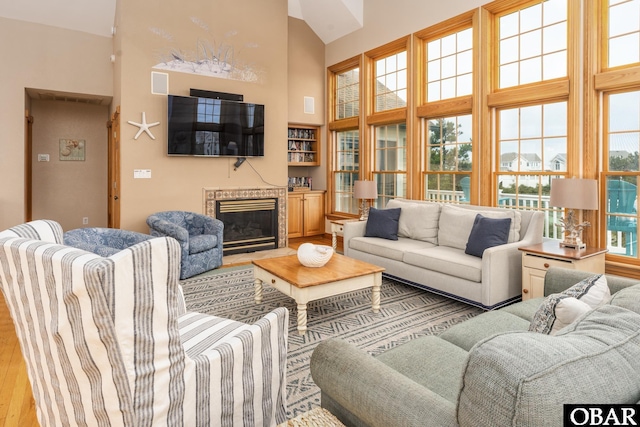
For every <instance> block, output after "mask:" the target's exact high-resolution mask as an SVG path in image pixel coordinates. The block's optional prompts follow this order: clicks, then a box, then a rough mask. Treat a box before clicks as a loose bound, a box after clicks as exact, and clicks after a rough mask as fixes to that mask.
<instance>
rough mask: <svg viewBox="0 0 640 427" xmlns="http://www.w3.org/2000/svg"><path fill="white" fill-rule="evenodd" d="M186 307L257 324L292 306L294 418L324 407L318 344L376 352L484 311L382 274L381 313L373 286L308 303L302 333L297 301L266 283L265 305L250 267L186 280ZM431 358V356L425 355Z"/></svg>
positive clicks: (290, 376)
mask: <svg viewBox="0 0 640 427" xmlns="http://www.w3.org/2000/svg"><path fill="white" fill-rule="evenodd" d="M182 286H183V289H184V294H185V300H186V303H187V307H188V308H189V309H190V310H192V311H198V312H202V313H208V314H213V315H216V316H220V317H226V318H230V319H233V320H237V321H241V322H245V323H253V322H254V321H256V320H257V319H259V318H261V317H262V316H264V315H265V314H266V313H268V312H269V311H271V310H272V309H274V308H276V307H283V306H284V307H287V308H288V309H289V349H288V356H287V359H288V360H287V406H288V415H289V418H293V417H295V416H297V415H300V414H302V413H303V412H306V411H309V410H311V409H313V408H315V407H317V406H319V405H320V389H319V388H318V387H317V386H316V385H315V384H314V382H313V380H312V379H311V374H310V373H309V359H310V357H311V353H312V352H313V349H314V348H315V347H316V345H317V344H318V343H319V342H320V341H322V340H325V339H327V338H331V337H340V338H342V339H345V340H346V341H349V342H351V343H353V344H354V345H356V346H357V347H359V348H361V349H362V350H364V351H366V352H368V353H369V354H372V355H376V354H379V353H382V352H383V351H385V350H387V349H389V348H392V347H395V346H397V345H399V344H402V343H404V342H406V341H409V340H411V339H415V338H418V337H421V336H425V335H434V334H439V333H441V332H442V331H444V330H446V329H447V328H449V327H450V326H452V325H455V324H457V323H460V322H463V321H465V320H467V319H469V318H471V317H473V316H475V315H477V314H479V313H481V312H482V310H480V309H479V308H476V307H472V306H470V305H467V304H464V303H461V302H457V301H454V300H451V299H448V298H445V297H441V296H439V295H435V294H432V293H429V292H426V291H422V290H420V289H416V288H413V287H411V286H407V285H403V284H400V283H397V282H395V281H393V280H390V279H387V278H383V283H382V288H381V304H380V305H381V307H380V312H379V313H373V312H372V311H371V290H370V289H369V290H366V289H365V290H360V291H354V292H349V293H346V294H342V295H338V296H335V297H331V298H325V299H321V300H318V301H312V302H310V303H309V304H308V313H307V314H308V323H307V326H308V328H309V329H308V331H307V333H306V334H305V335H303V336H300V335H299V334H298V330H297V324H296V308H295V307H296V305H295V301H294V300H293V299H291V298H289V297H287V296H286V295H284V294H281V293H280V292H279V291H278V290H276V289H274V288H271V287H269V286H265V287H264V292H263V303H262V304H260V305H258V304H255V302H254V300H253V292H254V291H253V269H252V268H251V267H250V266H240V267H230V268H224V269H219V270H214V271H212V272H209V273H208V274H205V275H201V276H198V277H194V278H191V279H188V280H184V281H182ZM425 357H428V356H425Z"/></svg>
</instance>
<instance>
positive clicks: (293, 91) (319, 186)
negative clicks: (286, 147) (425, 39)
mask: <svg viewBox="0 0 640 427" xmlns="http://www.w3.org/2000/svg"><path fill="white" fill-rule="evenodd" d="M288 45H289V64H288V68H289V82H288V85H289V86H288V87H289V123H300V124H309V125H324V124H325V120H326V119H325V116H326V114H325V96H326V90H325V81H326V69H325V66H324V48H325V45H324V42H323V41H322V40H321V39H320V38H319V37H318V36H317V35H316V33H314V32H313V30H311V28H310V27H309V26H308V25H307V23H306V22H304V21H303V20H301V19H296V18H289V41H288ZM305 96H308V97H312V98H314V114H308V113H305V112H304V97H305ZM319 137H320V139H321V144H322V150H321V159H322V160H321V161H322V165H321V166H307V167H300V166H295V167H289V176H310V177H312V178H313V188H314V190H326V189H327V168H326V164H327V158H328V157H327V146H328V144H327V141H326V132H325V127H324V126H323V127H322V128H321V132H320V135H319Z"/></svg>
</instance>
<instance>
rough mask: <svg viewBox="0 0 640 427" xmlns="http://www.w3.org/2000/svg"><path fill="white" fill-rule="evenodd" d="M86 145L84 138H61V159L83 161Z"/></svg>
mask: <svg viewBox="0 0 640 427" xmlns="http://www.w3.org/2000/svg"><path fill="white" fill-rule="evenodd" d="M85 146H86V144H85V140H84V139H61V140H60V160H65V161H68V160H72V161H73V160H75V161H83V160H84V152H85Z"/></svg>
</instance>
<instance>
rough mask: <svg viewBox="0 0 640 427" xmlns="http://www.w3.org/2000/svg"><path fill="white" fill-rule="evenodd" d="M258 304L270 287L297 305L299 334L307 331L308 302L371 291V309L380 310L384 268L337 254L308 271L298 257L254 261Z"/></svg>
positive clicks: (309, 268)
mask: <svg viewBox="0 0 640 427" xmlns="http://www.w3.org/2000/svg"><path fill="white" fill-rule="evenodd" d="M252 263H253V266H254V267H253V275H254V277H255V281H254V285H255V300H256V304H260V303H261V302H262V285H263V283H267V284H269V285H271V286H273V287H274V288H276V289H277V290H279V291H280V292H282V293H283V294H285V295H288V296H290V297H292V298H293V299H294V300H295V301H296V303H297V305H298V332H299V333H300V335H304V333H305V332H306V331H307V303H308V302H309V301H313V300H317V299H320V298H326V297H330V296H334V295H339V294H343V293H345V292H351V291H355V290H358V289H364V288H371V289H372V290H371V307H372V309H373V312H374V313H377V312H378V310H379V309H380V285H381V284H382V272H383V271H384V268H382V267H378V266H377V265H373V264H369V263H367V262H364V261H360V260H357V259H353V258H348V257H346V256H344V255H340V254H334V255H333V256H332V257H331V259H330V260H329V262H328V263H326V264H325V265H324V267H317V268H316V267H305V266H303V265H302V264H300V261H298V256H297V255H289V256H284V257H277V258H268V259H260V260H254V261H252Z"/></svg>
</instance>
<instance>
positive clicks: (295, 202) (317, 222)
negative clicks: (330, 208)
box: [287, 191, 324, 238]
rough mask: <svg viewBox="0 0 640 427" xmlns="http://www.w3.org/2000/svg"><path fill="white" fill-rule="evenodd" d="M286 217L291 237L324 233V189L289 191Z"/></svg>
mask: <svg viewBox="0 0 640 427" xmlns="http://www.w3.org/2000/svg"><path fill="white" fill-rule="evenodd" d="M287 217H288V218H287V224H288V230H287V235H288V236H289V237H291V238H293V237H304V236H315V235H318V234H324V191H304V192H303V191H300V192H292V193H289V197H288V199H287Z"/></svg>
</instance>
